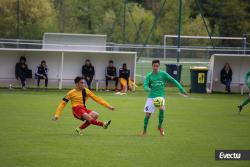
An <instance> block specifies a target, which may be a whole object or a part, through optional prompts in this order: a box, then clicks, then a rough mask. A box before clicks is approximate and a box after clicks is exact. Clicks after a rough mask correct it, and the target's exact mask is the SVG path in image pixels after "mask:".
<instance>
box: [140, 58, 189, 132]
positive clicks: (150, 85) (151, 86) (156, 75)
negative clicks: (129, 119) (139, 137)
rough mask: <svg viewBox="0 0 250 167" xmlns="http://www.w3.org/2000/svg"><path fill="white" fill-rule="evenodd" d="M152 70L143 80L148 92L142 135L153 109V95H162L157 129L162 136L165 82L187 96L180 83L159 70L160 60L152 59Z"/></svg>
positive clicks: (145, 130)
mask: <svg viewBox="0 0 250 167" xmlns="http://www.w3.org/2000/svg"><path fill="white" fill-rule="evenodd" d="M152 68H153V71H152V72H149V73H148V74H147V76H146V79H145V81H144V90H145V91H146V92H148V98H147V101H146V104H145V107H144V112H145V113H146V115H145V118H144V129H143V135H146V133H147V126H148V121H149V118H150V116H151V114H152V113H153V112H154V111H155V106H154V104H153V99H154V98H155V97H162V98H163V99H164V102H163V106H162V107H160V108H159V124H158V130H159V131H160V135H161V136H164V135H165V133H164V129H163V128H162V123H163V119H164V112H165V87H166V83H167V82H172V83H173V84H174V85H175V86H177V87H178V89H179V90H180V92H181V93H182V95H183V96H184V97H187V93H186V91H185V89H184V88H183V87H182V86H181V84H180V83H179V82H178V81H176V80H175V79H174V78H173V77H171V76H170V75H169V74H168V73H166V72H165V71H161V70H159V68H160V61H159V60H153V61H152Z"/></svg>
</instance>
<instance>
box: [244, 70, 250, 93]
mask: <svg viewBox="0 0 250 167" xmlns="http://www.w3.org/2000/svg"><path fill="white" fill-rule="evenodd" d="M249 77H250V69H249V70H248V72H247V73H246V74H245V77H244V80H245V83H246V85H247V87H248V88H249V89H250V78H249Z"/></svg>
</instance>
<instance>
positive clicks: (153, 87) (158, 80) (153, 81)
mask: <svg viewBox="0 0 250 167" xmlns="http://www.w3.org/2000/svg"><path fill="white" fill-rule="evenodd" d="M168 82H172V83H173V84H174V85H175V86H177V87H178V89H179V90H180V92H181V93H186V91H185V89H184V88H183V87H182V86H181V84H180V83H179V82H178V81H176V80H175V79H174V78H173V77H171V76H170V75H169V74H168V73H166V72H165V71H161V70H159V71H158V73H157V74H154V73H153V72H150V73H148V74H147V76H146V79H145V80H144V90H145V91H147V92H149V94H148V97H149V98H155V97H165V87H166V84H167V83H168Z"/></svg>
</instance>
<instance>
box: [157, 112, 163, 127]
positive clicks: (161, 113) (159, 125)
mask: <svg viewBox="0 0 250 167" xmlns="http://www.w3.org/2000/svg"><path fill="white" fill-rule="evenodd" d="M163 119H164V110H160V111H159V124H158V128H161V127H162V122H163Z"/></svg>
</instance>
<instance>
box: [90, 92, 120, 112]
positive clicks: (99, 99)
mask: <svg viewBox="0 0 250 167" xmlns="http://www.w3.org/2000/svg"><path fill="white" fill-rule="evenodd" d="M86 93H87V96H89V97H90V98H91V99H93V100H94V101H95V102H96V103H98V104H100V105H102V106H104V107H106V108H108V109H110V110H114V109H115V108H114V107H113V106H111V105H110V104H109V103H108V102H106V101H105V100H103V99H102V98H101V97H98V96H96V95H95V94H94V93H93V92H91V91H90V90H88V91H87V92H86Z"/></svg>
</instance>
